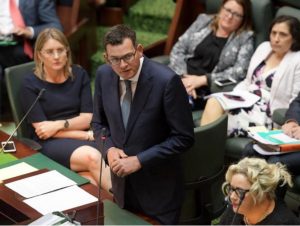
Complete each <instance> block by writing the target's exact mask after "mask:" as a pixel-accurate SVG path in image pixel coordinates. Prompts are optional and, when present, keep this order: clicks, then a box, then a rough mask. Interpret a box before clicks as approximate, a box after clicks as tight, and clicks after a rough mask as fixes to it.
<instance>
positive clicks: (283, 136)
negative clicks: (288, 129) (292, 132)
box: [270, 133, 299, 143]
mask: <svg viewBox="0 0 300 226" xmlns="http://www.w3.org/2000/svg"><path fill="white" fill-rule="evenodd" d="M270 137H272V138H274V139H276V140H279V141H280V142H282V143H294V142H299V140H297V139H294V138H292V137H289V136H288V135H286V134H284V133H279V134H274V135H270Z"/></svg>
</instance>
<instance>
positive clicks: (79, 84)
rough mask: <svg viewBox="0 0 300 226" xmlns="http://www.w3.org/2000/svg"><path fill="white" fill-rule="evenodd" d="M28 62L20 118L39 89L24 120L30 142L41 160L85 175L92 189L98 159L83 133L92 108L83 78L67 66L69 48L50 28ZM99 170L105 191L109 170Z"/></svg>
mask: <svg viewBox="0 0 300 226" xmlns="http://www.w3.org/2000/svg"><path fill="white" fill-rule="evenodd" d="M34 60H35V69H34V72H33V73H31V74H29V75H27V76H25V78H24V81H23V83H22V88H21V103H22V107H23V111H24V112H27V111H28V109H29V107H30V106H31V105H32V103H33V102H34V101H35V100H36V98H37V96H38V94H39V93H40V90H42V89H45V92H44V93H43V94H42V96H41V97H40V98H39V100H38V102H37V104H36V105H35V106H34V108H33V109H32V111H31V112H30V113H29V115H28V117H27V122H28V123H29V124H30V125H31V128H32V136H33V139H35V140H37V141H38V142H39V143H40V144H41V146H42V150H41V152H42V153H43V154H45V155H46V156H48V157H50V158H52V159H54V160H55V161H57V162H59V163H60V164H62V165H64V166H66V167H68V168H70V169H72V170H74V171H76V172H87V171H88V172H90V175H91V176H92V178H89V179H91V180H92V182H94V183H95V184H97V185H98V184H99V177H100V163H101V154H100V152H99V151H98V150H97V145H96V143H95V141H94V137H93V133H92V131H89V128H90V122H91V119H92V112H93V102H92V94H91V88H90V80H89V77H88V74H87V72H86V71H85V70H84V69H83V68H81V67H80V66H77V65H72V61H71V50H70V46H69V43H68V41H67V39H66V37H65V36H64V34H63V33H62V32H60V31H59V30H57V29H54V28H50V29H45V30H44V31H43V32H41V33H40V35H39V36H38V38H37V41H36V44H35V52H34ZM102 166H103V168H102V170H103V177H102V188H104V189H106V190H108V189H109V188H110V187H111V185H110V175H109V168H108V167H104V166H105V164H104V163H103V164H102Z"/></svg>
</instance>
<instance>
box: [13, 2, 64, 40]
mask: <svg viewBox="0 0 300 226" xmlns="http://www.w3.org/2000/svg"><path fill="white" fill-rule="evenodd" d="M19 9H20V11H21V14H22V16H23V18H24V22H25V24H26V26H30V27H32V28H33V30H34V36H33V39H34V40H35V39H36V38H37V36H38V35H39V33H41V31H42V30H44V29H45V28H50V27H53V28H57V29H59V30H61V31H62V30H63V29H62V26H61V24H60V21H59V19H58V17H57V15H56V8H55V3H54V0H19Z"/></svg>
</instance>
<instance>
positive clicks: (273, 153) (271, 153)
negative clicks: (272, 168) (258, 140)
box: [253, 144, 285, 155]
mask: <svg viewBox="0 0 300 226" xmlns="http://www.w3.org/2000/svg"><path fill="white" fill-rule="evenodd" d="M253 149H254V150H255V151H256V152H257V153H259V154H261V155H282V154H285V153H284V152H280V151H277V152H275V151H274V152H271V151H266V150H265V149H264V148H262V147H261V146H259V145H257V144H254V145H253Z"/></svg>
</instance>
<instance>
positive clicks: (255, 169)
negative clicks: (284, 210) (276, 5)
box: [222, 158, 293, 203]
mask: <svg viewBox="0 0 300 226" xmlns="http://www.w3.org/2000/svg"><path fill="white" fill-rule="evenodd" d="M235 174H242V175H244V176H245V177H246V178H247V179H248V181H249V182H250V184H251V187H250V189H249V190H250V191H249V193H250V195H251V196H252V198H253V200H254V203H261V202H262V201H263V200H264V199H265V198H266V197H268V198H270V199H275V190H276V188H277V186H284V185H285V184H288V185H289V186H290V187H291V186H292V185H293V184H292V179H291V175H290V174H289V172H288V171H287V170H286V167H285V166H284V165H282V164H281V163H279V162H278V163H275V164H274V163H267V162H266V160H264V159H260V158H244V159H242V160H241V161H239V162H238V163H237V164H233V165H231V166H229V168H228V170H227V172H226V182H224V183H223V186H222V188H223V191H224V188H225V186H226V185H227V184H230V182H231V180H232V177H233V176H234V175H235Z"/></svg>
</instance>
